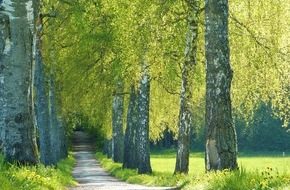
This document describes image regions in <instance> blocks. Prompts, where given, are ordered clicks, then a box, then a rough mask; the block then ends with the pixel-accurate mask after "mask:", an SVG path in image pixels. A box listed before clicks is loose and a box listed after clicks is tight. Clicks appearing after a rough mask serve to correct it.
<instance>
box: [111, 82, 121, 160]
mask: <svg viewBox="0 0 290 190" xmlns="http://www.w3.org/2000/svg"><path fill="white" fill-rule="evenodd" d="M123 88H124V87H123V84H122V82H118V84H117V87H116V91H115V93H114V97H113V110H112V129H113V131H112V132H113V137H112V159H113V161H114V162H123V153H124V152H123V151H124V139H123V117H124V94H123V91H124V89H123Z"/></svg>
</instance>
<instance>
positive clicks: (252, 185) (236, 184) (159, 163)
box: [96, 152, 290, 190]
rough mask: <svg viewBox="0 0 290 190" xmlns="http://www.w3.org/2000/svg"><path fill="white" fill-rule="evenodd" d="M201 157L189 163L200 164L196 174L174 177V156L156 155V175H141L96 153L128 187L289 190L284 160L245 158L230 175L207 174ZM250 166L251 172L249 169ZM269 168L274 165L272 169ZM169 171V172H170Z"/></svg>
mask: <svg viewBox="0 0 290 190" xmlns="http://www.w3.org/2000/svg"><path fill="white" fill-rule="evenodd" d="M202 155H203V154H202V153H194V154H191V161H190V162H191V163H198V165H196V167H195V170H194V171H193V172H190V173H189V175H182V174H181V175H173V174H172V173H173V169H174V164H175V163H174V161H175V158H174V154H172V153H171V152H167V153H164V152H163V153H157V152H156V153H153V154H152V155H151V165H152V168H153V174H152V175H138V174H137V170H131V169H123V168H122V164H120V163H114V162H113V161H112V160H111V159H107V158H106V156H104V155H102V154H101V153H96V157H97V159H98V160H99V161H100V162H101V164H102V166H103V167H104V168H105V169H106V170H107V171H108V172H110V173H111V174H112V175H113V176H116V177H117V178H119V179H121V180H123V181H126V182H128V183H135V184H143V185H146V186H170V187H177V188H179V189H190V190H194V189H196V190H202V189H204V190H215V189H219V190H228V189H235V190H247V189H249V190H250V189H251V190H252V189H256V190H266V189H275V190H276V189H277V190H288V189H290V175H289V174H290V171H289V170H287V168H288V167H289V166H288V164H287V165H284V164H286V161H285V163H284V162H281V158H279V157H272V156H271V157H270V158H267V157H266V156H265V157H263V158H262V157H257V160H255V159H254V157H253V156H251V157H250V158H248V157H246V155H245V157H243V158H240V159H241V161H242V163H244V164H246V165H242V164H240V165H242V167H241V168H240V170H238V171H235V172H229V171H227V170H225V171H222V172H209V173H205V172H204V158H202ZM263 159H265V160H266V162H265V163H264V164H261V163H260V162H261V161H262V160H263ZM283 159H284V158H283ZM285 159H286V160H287V161H289V159H290V158H289V157H287V158H285ZM255 163H256V166H257V168H253V164H255ZM287 163H289V162H287ZM248 164H249V167H250V168H249V167H247V165H248ZM259 164H260V165H259ZM281 164H282V165H281ZM265 165H268V166H265ZM269 165H271V167H270V166H269ZM244 166H245V167H244ZM191 167H194V166H191ZM191 167H190V168H191ZM285 167H286V168H285ZM168 168H169V169H170V170H168Z"/></svg>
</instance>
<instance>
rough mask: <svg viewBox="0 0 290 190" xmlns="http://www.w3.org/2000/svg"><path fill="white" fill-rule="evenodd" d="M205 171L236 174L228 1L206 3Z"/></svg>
mask: <svg viewBox="0 0 290 190" xmlns="http://www.w3.org/2000/svg"><path fill="white" fill-rule="evenodd" d="M205 49H206V66H207V67H206V163H205V164H206V170H224V169H230V170H234V169H237V168H238V164H237V137H236V130H235V126H234V123H233V118H232V110H231V97H230V89H231V81H232V77H233V71H232V70H231V67H230V49H229V42H228V1H227V0H216V1H209V0H205Z"/></svg>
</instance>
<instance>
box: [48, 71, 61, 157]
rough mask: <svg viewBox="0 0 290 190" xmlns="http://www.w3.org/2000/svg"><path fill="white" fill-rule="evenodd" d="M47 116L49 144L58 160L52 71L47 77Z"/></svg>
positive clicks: (57, 134)
mask: <svg viewBox="0 0 290 190" xmlns="http://www.w3.org/2000/svg"><path fill="white" fill-rule="evenodd" d="M49 117H50V125H51V127H50V128H51V146H52V147H53V155H54V158H55V160H56V162H58V161H59V160H60V151H61V150H60V137H59V135H60V130H59V126H58V121H57V112H56V98H55V76H54V74H53V71H52V73H51V75H50V77H49Z"/></svg>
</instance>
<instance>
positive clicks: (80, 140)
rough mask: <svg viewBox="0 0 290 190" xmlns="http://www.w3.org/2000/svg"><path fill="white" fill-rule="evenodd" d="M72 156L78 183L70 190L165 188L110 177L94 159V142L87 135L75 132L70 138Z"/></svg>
mask: <svg viewBox="0 0 290 190" xmlns="http://www.w3.org/2000/svg"><path fill="white" fill-rule="evenodd" d="M72 143H73V156H74V157H75V159H76V165H75V167H74V169H73V177H74V178H75V180H76V181H77V182H78V183H79V185H78V186H76V187H70V188H69V189H70V190H159V189H164V190H165V189H166V190H169V189H172V188H166V187H145V186H141V185H134V184H128V183H125V182H122V181H120V180H118V179H116V178H115V177H112V176H110V174H109V173H107V172H106V171H105V170H104V169H103V168H102V167H101V165H100V163H99V162H98V161H97V160H96V159H95V158H94V155H93V150H94V141H93V138H91V137H90V136H89V135H88V134H87V133H84V132H81V131H76V132H74V134H73V136H72Z"/></svg>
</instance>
